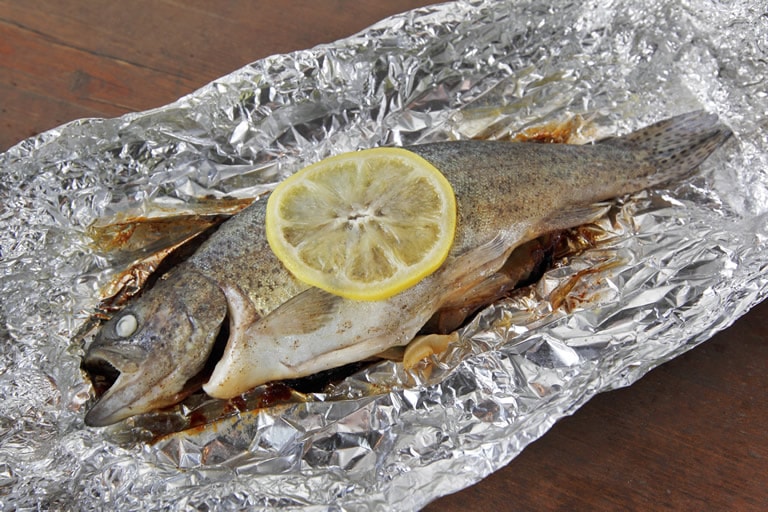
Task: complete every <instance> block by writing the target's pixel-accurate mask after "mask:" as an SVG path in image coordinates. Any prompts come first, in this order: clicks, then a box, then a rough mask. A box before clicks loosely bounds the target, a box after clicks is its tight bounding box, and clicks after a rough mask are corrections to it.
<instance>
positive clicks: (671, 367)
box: [0, 0, 768, 512]
mask: <svg viewBox="0 0 768 512" xmlns="http://www.w3.org/2000/svg"><path fill="white" fill-rule="evenodd" d="M429 3H434V2H429V1H425V0H422V1H419V0H410V1H409V0H394V1H388V2H383V1H381V0H364V1H363V0H349V1H343V0H328V1H325V2H318V1H313V0H301V1H289V2H268V1H266V0H262V1H253V2H235V1H229V2H207V1H203V0H194V1H183V2H182V1H176V0H162V1H150V0H133V1H128V0H121V1H112V2H56V1H53V0H49V1H45V0H25V1H23V2H21V1H13V0H0V111H1V112H2V118H1V120H0V150H5V149H7V148H8V147H9V146H11V145H12V144H14V143H16V142H18V141H20V140H22V139H24V138H26V137H29V136H31V135H34V134H36V133H38V132H40V131H43V130H46V129H49V128H53V127H55V126H57V125H59V124H62V123H64V122H66V121H70V120H73V119H77V118H81V117H92V116H97V117H104V116H106V117H111V116H116V115H119V114H122V113H125V112H130V111H141V110H146V109H149V108H152V107H157V106H161V105H164V104H166V103H169V102H171V101H173V100H175V99H177V98H178V97H180V96H182V95H184V94H187V93H189V92H191V91H193V90H195V89H197V88H198V87H200V86H202V85H204V84H206V83H208V82H210V81H211V80H213V79H216V78H218V77H220V76H223V75H225V74H228V73H230V72H231V71H234V70H235V69H237V68H239V67H241V66H242V65H245V64H247V63H248V62H251V61H253V60H256V59H259V58H261V57H265V56H267V55H270V54H274V53H283V52H288V51H291V50H296V49H303V48H308V47H311V46H313V45H315V44H318V43H322V42H331V41H333V40H335V39H338V38H341V37H344V36H347V35H349V34H352V33H354V32H357V31H358V30H361V29H363V28H365V27H366V26H368V25H370V24H371V23H373V22H375V21H377V20H379V19H381V18H383V17H386V16H388V15H390V14H393V13H396V12H401V11H404V10H407V9H410V8H413V7H417V6H419V5H425V4H429ZM766 315H768V303H764V304H762V305H759V306H757V307H756V308H755V309H754V310H753V311H752V312H750V313H749V314H747V315H746V316H745V317H743V318H742V319H740V320H739V321H738V322H736V324H735V325H733V326H732V327H731V328H729V329H728V330H726V331H725V332H723V333H721V334H719V335H718V336H716V337H715V338H714V339H712V340H710V341H708V342H707V343H705V344H703V345H702V346H700V347H698V348H696V349H695V350H693V351H691V352H689V353H687V354H685V355H683V356H681V357H679V358H677V359H676V360H674V361H672V362H670V363H668V364H666V365H664V366H662V367H660V368H658V369H656V370H654V371H653V372H651V373H650V374H649V375H647V376H646V377H644V378H643V379H642V380H640V381H639V382H638V383H636V384H635V385H633V386H632V387H630V388H628V389H623V390H619V391H614V392H611V393H606V394H603V395H600V396H598V397H596V398H595V399H593V400H592V401H591V402H589V403H588V404H587V405H586V406H584V407H583V408H582V409H581V410H579V411H578V412H577V413H576V414H575V415H574V416H572V417H569V418H566V419H564V420H562V421H560V422H559V423H558V424H557V425H555V427H554V428H553V429H552V430H551V431H550V432H549V433H547V434H546V435H545V436H544V437H543V438H542V439H540V440H539V441H537V442H535V443H534V444H533V445H531V446H529V447H528V448H527V449H526V450H525V451H524V452H523V453H522V454H521V455H520V456H519V457H517V458H516V459H515V460H514V461H513V462H512V463H511V464H509V465H508V466H507V467H505V468H503V469H501V470H500V471H498V472H497V473H495V474H493V475H491V476H490V477H488V478H487V479H485V480H484V481H482V482H481V483H479V484H478V485H475V486H473V487H470V488H468V489H466V490H464V491H461V492H459V493H456V494H454V495H450V496H446V497H444V498H442V499H439V500H437V501H436V502H434V503H432V504H430V505H429V506H428V507H427V509H426V510H431V511H442V512H448V511H454V510H456V511H462V512H466V511H467V510H618V509H623V510H651V509H674V510H726V509H727V510H768V436H766V435H765V432H764V428H765V427H766V425H768V400H766V398H765V397H766V390H767V389H768V371H766V366H767V365H766V363H767V362H768V344H767V343H766V335H765V330H766V328H767V327H768V321H766Z"/></svg>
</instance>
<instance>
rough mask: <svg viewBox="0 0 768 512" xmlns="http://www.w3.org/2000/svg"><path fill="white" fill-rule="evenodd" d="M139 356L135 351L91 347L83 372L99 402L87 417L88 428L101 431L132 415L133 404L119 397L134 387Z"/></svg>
mask: <svg viewBox="0 0 768 512" xmlns="http://www.w3.org/2000/svg"><path fill="white" fill-rule="evenodd" d="M126 351H127V352H126ZM130 352H135V353H130ZM138 352H139V350H135V349H133V348H132V347H121V349H116V348H109V347H92V348H91V349H90V350H89V351H88V353H87V354H86V356H85V358H84V360H83V369H84V370H85V371H86V372H87V373H88V375H89V376H90V378H91V383H92V385H93V388H94V390H95V392H96V396H98V397H99V399H98V401H97V402H96V403H95V404H94V405H93V407H91V409H90V410H89V411H88V413H87V414H86V416H85V423H86V425H89V426H92V427H102V426H105V425H109V424H111V423H115V422H117V421H120V420H121V419H123V418H125V417H128V416H130V415H131V412H130V402H129V401H127V400H125V399H121V398H120V397H119V396H116V395H118V394H121V392H122V393H124V390H125V389H126V388H130V387H131V384H132V382H133V381H134V377H135V374H136V372H137V371H138V370H139V364H138V362H137V361H136V357H138V356H140V354H139V353H138ZM141 352H142V353H143V351H141ZM144 355H145V354H144Z"/></svg>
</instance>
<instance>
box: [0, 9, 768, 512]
mask: <svg viewBox="0 0 768 512" xmlns="http://www.w3.org/2000/svg"><path fill="white" fill-rule="evenodd" d="M767 68H768V17H766V15H765V6H764V5H762V4H761V3H760V2H756V1H746V0H741V1H738V0H737V1H734V2H722V3H721V2H709V1H704V0H689V1H686V2H679V1H677V0H671V1H662V0H658V1H651V2H642V3H641V4H639V3H637V2H634V1H632V0H624V1H622V0H615V1H594V2H587V3H583V2H560V1H555V0H552V1H547V2H542V1H538V0H537V1H521V0H517V1H473V2H456V3H450V4H444V5H439V6H434V7H430V8H426V9H420V10H417V11H413V12H409V13H405V14H402V15H398V16H394V17H392V18H389V19H387V20H384V21H382V22H380V23H379V24H377V25H375V26H373V27H371V28H370V29H368V30H366V31H364V32H362V33H360V34H357V35H354V36H352V37H349V38H348V39H345V40H342V41H338V42H336V43H334V44H330V45H324V46H319V47H316V48H314V49H311V50H308V51H301V52H296V53H292V54H289V55H278V56H274V57H270V58H266V59H264V60H261V61H258V62H255V63H253V64H251V65H249V66H246V67H245V68H243V69H240V70H238V71H235V72H233V73H232V74H230V75H228V76H226V77H223V78H221V79H220V80H217V81H215V82H213V83H211V84H209V85H208V86H206V87H204V88H202V89H200V90H199V91H197V92H195V93H193V94H191V95H189V96H187V97H184V98H182V99H180V100H179V101H177V102H176V103H173V104H171V105H168V106H166V107H163V108H159V109H156V110H151V111H148V112H142V113H135V114H129V115H125V116H122V117H120V118H116V119H85V120H80V121H75V122H72V123H69V124H67V125H64V126H62V127H60V128H57V129H54V130H51V131H49V132H47V133H43V134H41V135H39V136H36V137H33V138H30V139H28V140H26V141H24V142H22V143H20V144H18V145H17V146H15V147H13V148H11V149H10V150H9V151H7V152H6V153H5V154H3V155H2V156H0V167H1V169H2V170H1V175H0V176H1V178H2V179H0V296H2V297H3V300H2V304H0V315H2V322H0V336H1V337H2V344H0V352H1V354H2V359H1V361H2V363H1V364H0V502H2V505H0V508H1V509H3V510H5V509H19V510H21V509H30V508H34V509H54V508H55V509H58V508H62V509H69V508H77V509H102V508H107V507H109V508H111V507H116V508H118V509H121V510H138V509H141V510H155V509H169V508H175V509H195V510H198V509H199V510H208V509H214V508H217V507H221V508H225V509H235V508H241V507H250V508H255V509H258V508H261V507H264V508H269V507H282V508H286V509H293V508H307V509H312V510H321V509H323V510H324V509H331V510H408V509H414V508H418V507H420V506H423V505H424V504H426V503H427V502H429V501H430V500H432V499H434V498H436V497H438V496H441V495H444V494H447V493H450V492H453V491H456V490H458V489H460V488H462V487H465V486H467V485H469V484H471V483H473V482H476V481H477V480H479V479H481V478H482V477H483V476H485V475H487V474H489V473H490V472H492V471H494V470H495V469H497V468H499V467H501V466H503V465H504V464H506V463H507V462H508V461H509V460H510V459H511V458H513V457H514V456H515V455H516V454H517V453H519V452H520V451H521V450H522V449H523V448H524V447H525V446H526V445H527V444H528V443H530V442H531V441H533V440H535V439H536V438H538V437H539V436H541V435H542V434H543V433H544V432H546V430H547V429H548V428H549V427H550V426H551V425H552V424H553V423H554V422H555V421H556V420H557V419H558V418H561V417H562V416H564V415H568V414H571V413H573V412H574V411H575V410H576V409H578V408H579V407H580V406H581V405H582V404H584V403H585V402H586V401H587V400H588V399H589V398H590V397H592V396H593V395H594V394H596V393H598V392H601V391H604V390H608V389H613V388H616V387H620V386H626V385H629V384H631V383H632V382H634V381H635V380H636V379H638V378H639V377H641V376H642V375H643V374H644V373H645V372H647V371H648V370H650V369H651V368H653V367H655V366H657V365H659V364H661V363H663V362H665V361H667V360H669V359H671V358H673V357H675V356H676V355H678V354H680V353H682V352H684V351H686V350H688V349H690V348H692V347H693V346H695V345H696V344H698V343H700V342H702V341H704V340H706V339H708V338H709V337H711V336H712V335H713V334H714V333H716V332H717V331H719V330H721V329H723V328H725V327H727V326H728V325H730V324H731V323H732V322H733V321H734V320H735V319H736V318H738V317H739V316H741V315H742V314H744V313H745V312H746V311H747V310H748V309H749V308H750V307H751V306H753V305H754V304H756V303H757V302H759V301H760V300H762V299H763V298H764V297H765V295H766V290H768V279H767V278H766V272H765V268H766V265H768V242H767V241H768V229H767V228H766V226H767V223H766V219H767V217H766V215H767V211H768V139H767V137H768V135H766V134H767V133H768V123H767V122H766V119H767V117H766V116H767V115H768V99H767V98H766V89H765V84H766V83H768V69H767ZM700 108H704V109H706V110H708V111H711V112H715V113H718V114H719V115H720V116H721V118H722V120H723V121H724V122H725V123H727V124H728V125H729V126H730V127H731V128H732V129H733V131H734V133H735V137H734V138H733V139H732V140H731V141H730V142H729V143H728V144H727V145H726V146H724V147H723V148H721V149H720V150H719V151H718V152H717V153H716V154H714V155H713V156H712V157H711V158H710V159H709V160H707V161H706V162H705V164H704V165H703V166H702V170H701V173H700V174H699V175H698V176H696V177H694V178H692V179H690V180H688V181H686V182H684V183H682V184H678V185H675V186H673V187H670V188H668V189H665V190H655V191H648V192H644V193H641V194H637V195H635V196H633V197H631V198H624V199H623V200H622V201H619V202H617V203H616V204H615V205H614V206H613V207H612V211H611V212H610V214H609V215H608V216H607V217H606V219H605V220H604V221H602V227H603V228H604V229H605V230H606V231H605V233H606V234H605V236H604V237H603V238H604V239H603V240H601V241H600V243H598V244H597V245H595V247H593V248H591V249H588V250H586V251H584V252H583V253H580V254H577V255H574V256H573V257H572V258H569V259H568V260H567V261H564V262H562V263H561V264H560V265H557V266H555V267H554V268H553V269H552V270H551V271H549V272H548V273H547V274H546V275H545V276H544V277H543V278H542V279H541V280H540V282H538V283H537V284H536V285H534V286H531V287H530V288H527V289H524V290H522V291H521V292H520V293H518V294H516V295H514V296H512V297H511V298H510V299H509V300H505V301H502V302H501V303H498V304H495V305H493V306H491V307H488V308H487V309H486V310H485V311H483V312H482V313H481V314H480V315H478V316H477V317H476V318H475V319H474V321H473V322H472V323H471V324H469V325H468V326H467V327H466V328H464V329H463V330H462V331H461V340H460V342H459V343H458V344H457V345H456V346H455V347H453V348H451V349H450V350H449V351H448V353H446V354H444V355H443V356H441V357H440V358H438V359H435V360H434V361H433V363H432V365H430V366H429V371H427V370H426V369H424V370H423V371H421V372H420V373H419V372H417V373H416V374H414V375H406V374H404V373H403V372H402V370H401V369H399V367H398V366H397V365H395V364H393V363H381V364H378V365H375V366H373V367H371V368H368V369H365V370H363V371H361V372H358V373H357V374H355V375H353V376H351V377H349V378H347V379H346V380H344V381H343V382H341V383H339V384H337V385H336V386H335V387H334V388H332V389H330V390H329V391H328V393H326V394H318V395H317V396H315V400H313V401H310V402H307V403H295V404H285V405H280V406H275V407H273V408H267V409H261V410H256V411H252V412H248V413H243V414H240V415H237V416H232V417H230V418H226V419H224V420H222V421H221V422H219V423H218V424H217V425H216V426H215V428H214V427H209V428H207V429H197V430H194V431H188V432H181V433H177V434H173V435H170V436H167V437H164V438H163V439H161V440H159V441H157V442H156V443H143V442H136V443H127V444H126V443H118V442H115V441H114V439H113V437H112V436H113V435H114V432H112V431H110V429H91V428H87V427H85V426H84V424H83V416H84V411H85V409H86V407H87V405H88V403H89V401H90V400H92V399H93V390H92V388H91V384H90V382H89V381H88V379H87V378H86V377H85V376H84V374H83V373H82V372H81V370H80V362H81V356H82V353H83V346H82V343H80V342H78V341H73V339H74V335H75V333H76V332H77V331H78V329H79V328H80V327H81V326H82V325H83V323H84V322H85V321H86V319H87V318H88V316H89V314H90V313H91V312H92V311H93V310H94V308H95V306H96V305H97V303H98V301H99V298H100V297H99V293H100V290H102V288H103V287H104V286H105V284H106V283H107V282H108V281H109V278H110V277H111V276H113V275H115V273H116V272H119V271H120V270H122V268H116V267H115V265H113V264H112V263H111V262H110V259H109V258H108V257H106V256H105V255H103V254H100V253H98V252H97V251H95V250H94V249H93V247H92V245H91V244H90V240H89V238H88V236H87V235H86V231H85V230H86V227H87V226H89V225H90V224H92V223H93V222H95V221H97V220H99V219H104V218H110V217H111V216H113V215H115V214H116V213H118V212H121V211H127V210H133V211H148V209H149V208H151V207H152V206H148V205H154V206H157V205H162V206H163V207H165V208H170V209H173V208H176V207H179V208H181V207H182V206H183V205H185V204H187V203H190V202H194V201H195V200H196V199H198V198H201V197H204V196H211V197H254V196H256V195H258V194H259V193H260V192H262V191H264V190H268V189H269V188H270V187H271V186H272V185H273V184H274V183H275V182H276V181H278V180H279V179H280V178H283V177H285V176H287V175H288V174H290V173H291V172H293V171H295V170H297V169H298V168H300V167H302V166H303V165H305V164H308V163H310V162H314V161H316V160H318V159H320V158H322V157H325V156H327V155H330V154H332V153H340V152H344V151H350V150H355V149H359V148H364V147H370V146H375V145H402V144H411V143H418V142H427V141H435V140H449V139H461V138H470V137H486V138H505V137H509V136H512V135H514V134H516V133H520V132H521V131H524V130H526V129H528V128H530V127H534V126H539V125H541V124H543V123H550V122H555V123H558V122H565V121H567V120H569V119H573V118H574V117H575V116H577V115H580V116H582V117H583V118H584V119H585V123H586V124H585V127H586V128H585V130H584V131H583V133H582V135H583V136H584V139H591V138H595V137H598V136H603V135H608V134H615V133H624V132H627V131H630V130H632V129H635V128H638V127H640V126H642V125H645V124H648V123H650V122H653V121H656V120H659V119H662V118H666V117H670V116H672V115H674V114H678V113H682V112H686V111H690V110H695V109H700ZM563 290H565V292H563ZM566 292H567V293H566ZM553 294H554V295H558V294H559V295H558V296H559V297H560V298H559V299H558V300H557V301H553V300H552V297H553V296H554V295H553ZM393 382H394V383H395V384H392V383H393ZM378 385H381V386H382V387H380V388H377V386H378ZM372 389H380V390H381V391H380V392H378V393H376V392H372V391H371V390H372Z"/></svg>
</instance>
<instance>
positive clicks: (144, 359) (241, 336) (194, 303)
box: [84, 111, 731, 426]
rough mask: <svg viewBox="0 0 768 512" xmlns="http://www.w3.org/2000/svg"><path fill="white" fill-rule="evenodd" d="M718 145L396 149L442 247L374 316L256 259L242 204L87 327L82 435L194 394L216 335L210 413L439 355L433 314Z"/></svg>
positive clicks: (482, 298) (667, 133)
mask: <svg viewBox="0 0 768 512" xmlns="http://www.w3.org/2000/svg"><path fill="white" fill-rule="evenodd" d="M730 136H731V131H730V130H729V129H728V128H727V127H725V126H724V125H722V124H721V123H720V122H719V121H718V118H717V116H716V115H713V114H707V113H705V112H702V111H698V112H692V113H688V114H683V115H680V116H677V117H673V118H671V119H667V120H664V121H661V122H658V123H656V124H653V125H651V126H648V127H646V128H643V129H640V130H638V131H635V132H632V133H629V134H627V135H623V136H618V137H609V138H606V139H602V140H599V141H597V142H595V143H591V144H585V145H567V144H542V143H525V142H520V143H513V142H502V141H475V140H471V141H454V142H438V143H430V144H424V145H417V146H410V147H407V148H405V149H407V150H410V151H412V152H414V153H416V154H418V155H420V156H421V157H423V158H425V159H426V160H427V161H429V162H430V163H432V164H433V165H434V166H435V167H436V168H437V169H439V170H440V171H441V172H442V173H443V174H444V176H445V177H446V178H447V179H448V181H449V182H450V183H451V185H452V187H453V190H454V193H455V195H456V201H457V209H458V213H457V216H458V218H457V227H456V235H455V240H454V244H453V246H452V249H451V252H450V254H449V256H448V258H447V259H446V261H445V262H444V263H443V265H442V266H441V267H440V268H439V269H438V270H437V271H436V272H434V273H433V274H431V275H429V276H427V277H426V278H424V279H423V280H421V281H420V282H419V283H417V284H416V285H414V286H413V287H411V288H409V289H406V290H404V291H402V292H400V293H398V294H397V295H395V296H393V297H390V298H388V299H384V300H379V301H355V300H351V299H345V298H342V297H339V296H335V295H331V294H329V293H328V292H325V291H322V290H320V289H318V288H312V287H308V286H307V285H305V284H303V283H302V282H300V281H298V280H297V279H296V278H294V277H293V276H292V275H291V274H290V273H289V272H288V271H287V270H286V269H285V268H284V267H283V265H282V264H281V263H280V261H279V260H278V259H277V258H276V257H275V255H274V254H273V253H272V251H271V250H270V248H269V246H268V243H267V240H266V235H265V230H264V216H265V203H266V201H263V200H259V201H256V202H254V203H253V204H252V205H251V206H249V207H248V208H246V209H244V210H243V211H242V212H240V213H238V214H237V215H235V216H233V217H232V218H231V219H229V220H228V221H226V222H224V223H223V224H222V225H221V226H220V227H219V229H218V230H217V231H216V232H215V233H214V234H212V235H211V236H210V237H209V238H208V239H207V240H206V241H205V242H204V243H203V244H202V245H201V246H200V247H199V249H198V250H197V251H196V252H195V253H194V254H193V255H192V256H191V257H190V258H188V259H187V260H186V261H184V262H182V263H180V264H179V265H177V266H176V267H175V268H173V269H172V270H171V271H169V272H168V273H166V274H165V275H163V276H162V277H161V278H160V279H159V280H158V281H157V282H156V283H155V285H154V286H153V287H152V288H150V289H148V290H146V291H145V292H144V293H143V294H142V295H141V296H139V297H138V298H136V299H135V300H134V301H133V302H132V303H130V304H129V305H127V306H126V307H125V308H124V309H122V310H121V311H120V312H118V313H117V314H116V315H115V316H113V317H112V318H111V319H109V320H108V321H107V322H105V323H104V324H103V325H102V326H101V328H100V330H99V332H98V333H97V334H96V336H95V338H94V341H93V342H92V343H91V345H90V347H89V348H88V349H87V351H86V355H85V358H84V366H85V367H86V368H98V367H109V368H111V369H113V370H115V371H117V372H119V375H118V376H117V379H116V380H115V382H114V383H113V384H112V385H111V387H110V388H109V389H108V390H107V391H106V392H105V393H104V394H103V395H102V396H101V397H100V398H99V399H98V401H97V402H96V403H95V404H94V405H93V407H92V408H91V409H90V410H89V412H88V413H87V415H86V418H85V421H86V423H87V424H88V425H91V426H104V425H108V424H112V423H116V422H118V421H121V420H123V419H125V418H128V417H130V416H133V415H136V414H141V413H145V412H149V411H152V410H155V409H158V408H161V407H164V406H169V405H173V404H175V403H178V402H179V401H181V400H182V399H183V398H184V397H185V396H186V395H188V394H189V393H190V392H191V391H193V390H194V389H195V386H199V385H200V384H199V383H200V381H201V379H200V375H201V372H203V369H204V368H205V367H206V363H207V361H208V359H209V357H210V356H211V353H212V349H213V347H214V344H215V342H216V339H217V337H218V336H220V335H221V336H224V335H226V336H227V340H226V346H225V348H224V352H223V355H222V356H221V358H220V359H219V360H218V361H214V363H215V364H216V366H215V368H214V370H213V373H212V374H211V375H210V378H208V380H207V382H205V383H204V384H203V389H204V390H205V391H206V393H208V394H209V395H210V396H213V397H216V398H232V397H235V396H238V395H239V394H242V393H243V392H246V391H248V390H250V389H252V388H254V387H256V386H258V385H261V384H264V383H267V382H270V381H275V380H281V379H294V378H298V377H303V376H307V375H311V374H314V373H317V372H320V371H323V370H327V369H331V368H335V367H339V366H342V365H345V364H348V363H352V362H356V361H361V360H365V359H368V358H371V357H373V356H376V355H378V354H381V353H384V352H385V351H387V350H388V349H391V348H393V347H403V346H409V344H410V346H413V345H415V344H417V342H419V343H420V345H421V346H420V348H419V350H417V351H416V352H418V353H419V354H421V353H423V349H424V346H425V345H426V346H427V347H432V348H428V350H427V352H428V353H429V350H433V351H438V350H440V349H439V348H436V347H441V346H444V341H445V340H444V339H442V338H441V336H443V335H442V334H435V335H433V336H432V337H429V336H427V337H426V344H425V343H424V342H425V338H424V337H422V336H417V335H418V334H419V333H420V331H421V330H422V328H423V327H424V326H425V324H427V323H428V322H430V320H431V319H433V318H434V317H435V315H437V314H439V313H440V312H441V311H451V312H453V314H454V315H455V312H457V311H458V312H461V313H460V315H459V316H460V317H461V318H460V319H459V322H456V320H455V319H453V323H454V324H458V323H460V321H461V320H463V319H464V318H463V317H464V316H466V315H467V314H469V313H470V312H472V311H474V310H475V309H477V307H478V306H479V305H484V304H488V303H490V302H492V301H493V300H496V299H498V298H500V297H501V296H503V294H504V293H506V292H507V291H508V290H509V288H510V287H511V286H512V285H513V284H514V281H515V280H516V277H513V276H518V274H515V273H514V272H511V273H510V272H509V269H508V267H509V265H505V264H507V263H508V260H509V258H510V254H512V252H513V250H514V249H515V248H517V247H519V246H521V245H522V244H525V243H526V242H529V241H531V240H534V239H536V238H537V237H540V236H542V235H544V234H546V233H550V232H554V231H558V230H563V229H567V228H572V227H576V226H579V225H581V224H585V223H588V222H591V221H593V220H595V219H596V217H597V216H599V215H600V214H601V213H602V212H603V211H604V210H603V209H601V208H598V207H597V206H596V205H595V204H596V203H598V202H601V201H605V200H608V199H612V198H615V197H619V196H622V195H626V194H629V193H633V192H637V191H639V190H642V189H645V188H649V187H654V186H658V185H663V184H665V183H668V182H671V181H674V180H680V179H682V178H685V177H686V176H688V175H689V174H691V173H692V172H694V171H695V169H696V168H697V167H698V166H699V164H700V163H701V162H702V161H704V160H705V159H706V158H707V157H708V156H709V155H710V154H711V153H712V152H713V151H715V149H717V148H718V147H719V146H720V145H722V144H723V143H724V142H725V141H726V140H727V139H728V138H729V137H730ZM414 340H416V341H414ZM408 350H409V348H406V356H407V354H408ZM417 357H419V356H417ZM195 383H197V384H195Z"/></svg>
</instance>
